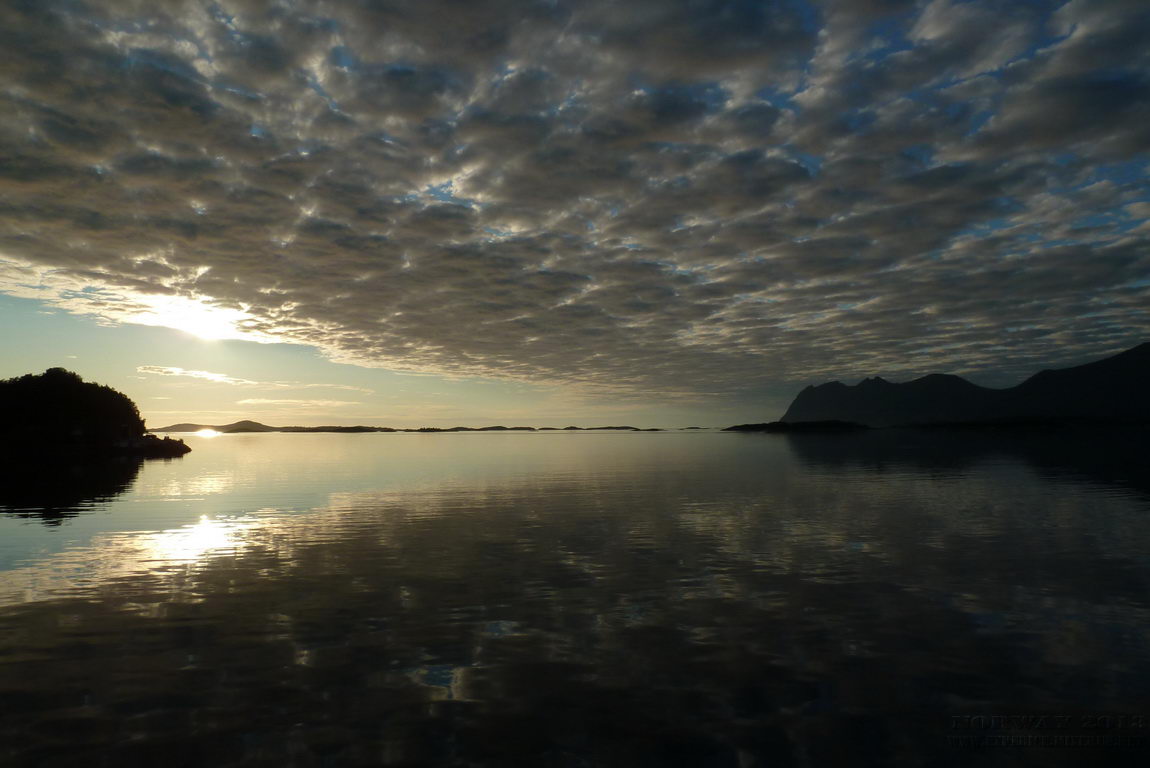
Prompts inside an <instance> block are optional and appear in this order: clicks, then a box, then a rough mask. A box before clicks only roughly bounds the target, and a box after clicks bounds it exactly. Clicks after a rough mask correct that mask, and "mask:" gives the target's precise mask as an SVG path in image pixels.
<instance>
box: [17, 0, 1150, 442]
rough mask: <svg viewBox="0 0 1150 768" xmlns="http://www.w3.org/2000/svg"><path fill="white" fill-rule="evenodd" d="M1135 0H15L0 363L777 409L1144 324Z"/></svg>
mask: <svg viewBox="0 0 1150 768" xmlns="http://www.w3.org/2000/svg"><path fill="white" fill-rule="evenodd" d="M1148 40H1150V5H1148V4H1147V3H1146V0H1070V1H1069V2H1066V1H1065V0H973V1H960V0H823V1H821V2H816V1H814V0H809V1H808V0H769V1H766V2H750V1H739V0H629V1H628V2H626V3H620V2H594V1H589V2H574V1H569V0H540V1H539V2H533V1H531V0H517V1H512V0H505V1H500V0H491V1H490V2H487V1H484V0H443V1H441V2H432V1H430V0H410V1H409V0H279V1H278V2H276V1H272V0H219V1H218V2H206V1H200V0H189V1H188V2H175V1H173V2H165V1H163V0H139V1H138V2H133V1H132V0H86V1H85V0H11V1H10V2H5V3H3V4H2V5H0V51H3V55H2V56H0V102H2V103H0V321H2V322H3V325H2V326H0V327H2V329H3V334H4V335H3V336H2V337H0V376H11V375H17V374H20V373H24V372H27V371H32V370H38V369H39V370H42V369H43V368H45V367H48V366H49V365H64V366H66V367H69V368H71V369H73V370H76V371H77V372H79V373H81V375H84V376H85V377H87V378H94V379H97V380H100V381H103V382H106V383H109V384H112V385H113V386H116V387H117V388H120V389H122V390H124V391H125V392H127V393H128V394H130V395H132V396H133V397H134V398H135V399H136V400H137V402H138V403H139V404H140V405H141V409H142V410H143V412H144V415H145V416H146V417H147V418H148V420H149V423H150V424H152V425H154V426H158V425H160V424H161V423H166V422H171V421H178V420H185V419H194V420H205V421H208V420H214V419H219V420H232V419H233V418H239V417H240V416H250V417H253V418H258V419H260V420H262V421H268V422H271V423H297V424H316V423H380V424H388V423H389V424H395V425H397V426H403V425H411V424H418V423H427V424H440V423H445V422H451V423H461V424H479V423H500V422H501V423H509V422H510V421H518V422H521V423H528V424H543V423H550V422H551V421H552V420H566V422H567V423H575V424H583V425H589V424H591V423H604V422H606V423H620V422H631V423H637V425H638V426H685V425H687V424H688V423H692V424H693V423H702V424H703V425H714V426H724V425H726V424H729V423H732V422H735V421H748V420H764V419H773V418H777V417H778V415H779V414H780V413H781V411H782V409H783V408H784V407H785V406H786V404H787V402H788V401H789V399H790V398H791V397H792V396H793V395H794V393H795V392H796V391H797V390H798V389H799V388H801V387H802V386H803V385H805V384H807V383H812V382H819V381H824V380H829V379H836V378H838V379H844V380H853V379H858V378H862V377H863V376H867V375H875V374H879V375H883V376H885V377H888V378H892V379H896V380H897V379H905V378H909V377H912V376H914V375H919V374H923V373H927V372H930V371H946V372H953V373H961V374H964V375H967V376H969V377H970V378H972V379H973V380H975V381H977V382H979V383H983V384H988V385H1009V384H1012V383H1015V382H1016V381H1018V380H1019V379H1020V378H1021V377H1022V376H1024V375H1025V374H1027V373H1029V372H1033V371H1034V370H1037V369H1039V368H1042V367H1048V366H1056V365H1067V364H1075V363H1080V362H1085V361H1087V360H1090V359H1093V358H1095V357H1099V356H1102V355H1104V354H1107V353H1110V352H1115V351H1118V350H1120V349H1123V348H1126V347H1129V346H1133V345H1134V344H1136V343H1139V342H1142V341H1145V340H1147V338H1150V317H1148V314H1147V308H1148V307H1150V246H1148V243H1150V188H1148V187H1150V185H1148V183H1147V162H1148V159H1150V154H1148V150H1150V45H1148V44H1147V41H1148Z"/></svg>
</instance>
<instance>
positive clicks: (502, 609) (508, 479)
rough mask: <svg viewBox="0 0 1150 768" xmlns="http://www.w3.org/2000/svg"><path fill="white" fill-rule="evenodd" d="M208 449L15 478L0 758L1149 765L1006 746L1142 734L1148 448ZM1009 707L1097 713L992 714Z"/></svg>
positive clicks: (327, 440) (808, 440) (674, 445)
mask: <svg viewBox="0 0 1150 768" xmlns="http://www.w3.org/2000/svg"><path fill="white" fill-rule="evenodd" d="M190 441H191V443H192V445H193V448H194V451H193V453H191V454H189V455H188V456H186V457H184V458H183V459H179V460H173V461H168V462H147V463H144V464H142V465H141V464H137V463H130V464H127V465H123V464H121V465H116V466H113V467H111V468H109V469H107V471H106V472H104V473H96V474H95V476H93V472H92V471H91V469H90V468H89V469H88V470H84V469H82V468H71V469H69V468H65V467H62V468H60V469H59V471H58V472H56V473H55V474H56V475H57V476H58V477H66V478H70V480H68V482H61V483H58V484H57V485H56V486H53V485H52V483H51V478H50V477H35V476H34V473H29V472H27V471H25V472H21V473H19V476H18V477H17V476H16V475H14V474H10V475H9V476H8V478H7V481H6V483H5V485H4V490H3V491H0V510H3V511H0V765H4V766H25V765H27V766H65V765H66V766H71V765H77V766H79V765H83V766H104V765H106V766H134V765H141V766H144V765H146V766H155V765H164V766H209V765H210V766H377V765H395V766H417V765H452V766H455V765H458V766H476V765H484V766H486V765H492V766H495V765H498V766H510V765H516V766H517V765H524V766H599V765H604V766H646V765H654V766H663V765H666V766H731V767H732V768H734V767H736V766H737V767H738V768H747V767H748V766H778V765H804V766H808V765H809V766H823V765H830V764H838V763H841V764H850V765H896V764H905V765H976V764H977V765H1078V764H1082V765H1097V764H1108V765H1110V764H1130V765H1134V764H1138V765H1141V764H1143V761H1144V759H1145V757H1146V752H1145V747H1144V746H1143V747H1137V746H1135V747H1131V746H1115V744H1116V743H1119V742H1120V741H1121V739H1117V740H1115V739H1111V741H1110V742H1107V743H1095V744H1089V743H1081V744H1078V745H1077V746H1074V747H1064V746H1057V745H1055V746H1051V745H1049V744H1048V745H1046V746H1035V745H1034V744H1031V745H1029V746H1021V745H1016V746H1013V747H1007V746H1002V745H1000V744H996V743H994V741H993V739H991V740H990V741H989V742H988V741H986V740H985V738H984V737H986V736H987V735H990V736H993V737H997V736H1000V735H1003V734H1005V735H1007V736H1035V735H1038V736H1050V735H1053V736H1058V735H1067V734H1074V735H1077V736H1083V735H1086V736H1097V735H1099V734H1104V735H1107V736H1108V737H1122V738H1126V739H1128V740H1129V739H1134V740H1136V737H1137V738H1141V737H1142V736H1144V735H1145V733H1146V732H1145V731H1144V730H1142V729H1141V728H1140V727H1139V723H1140V722H1142V721H1139V720H1138V717H1140V716H1145V715H1147V714H1150V712H1147V711H1146V710H1147V709H1148V708H1147V707H1146V702H1147V701H1148V700H1150V637H1148V632H1147V627H1148V626H1150V612H1148V611H1147V601H1148V595H1150V589H1148V588H1150V555H1148V553H1150V526H1148V520H1150V518H1148V514H1150V495H1148V493H1147V489H1146V487H1145V486H1144V485H1143V484H1142V483H1143V482H1144V481H1143V480H1142V479H1141V477H1142V475H1141V474H1140V473H1139V469H1140V466H1139V460H1138V459H1137V455H1136V454H1133V453H1132V452H1131V448H1130V446H1123V445H1120V444H1118V443H1115V442H1114V441H1102V442H1099V441H1097V440H1095V441H1093V442H1091V441H1090V440H1083V439H1074V440H1066V439H1062V440H1058V439H1052V438H1050V437H1049V436H1040V437H1039V438H1019V439H1014V438H1011V439H1006V438H1002V437H1001V436H998V437H995V436H990V437H987V436H985V435H977V434H976V435H969V434H968V435H947V434H942V433H938V434H928V433H917V434H911V433H897V432H884V433H881V434H871V435H860V436H796V437H787V436H782V435H740V434H711V433H693V432H692V433H643V434H628V433H623V434H617V433H606V434H604V433H592V434H588V433H575V434H572V433H558V434H556V433H551V434H547V433H543V434H530V433H527V434H524V433H514V434H490V433H484V434H475V433H460V434H399V435H395V434H350V435H349V434H339V435H332V434H298V435H293V434H247V435H227V436H222V437H217V438H212V439H207V438H200V437H192V438H190ZM1122 457H1126V458H1125V460H1123V459H1122ZM1003 714H1026V715H1042V714H1045V715H1049V716H1052V717H1053V716H1058V717H1066V716H1072V721H1061V720H1060V721H1053V720H1050V721H1045V723H1041V722H1039V721H1032V722H1031V724H1030V726H1027V727H1024V728H1023V727H1014V726H1012V727H1011V728H1009V729H1003V728H1001V727H998V726H1000V725H1001V724H1002V722H1003V721H992V720H989V719H986V718H990V717H992V716H997V715H1003ZM1104 714H1105V715H1108V716H1109V717H1110V719H1108V720H1102V719H1099V716H1100V715H1104ZM1120 717H1125V718H1126V719H1119V718H1120ZM979 718H983V719H979ZM1091 718H1093V719H1091ZM1056 722H1057V723H1059V724H1064V723H1069V724H1070V725H1068V726H1066V727H1063V726H1062V725H1059V727H1058V728H1053V725H1054V724H1055V723H1056ZM972 723H973V724H974V726H975V728H974V729H973V730H972V725H971V724H972ZM995 723H997V724H998V725H995ZM983 725H986V726H987V727H988V728H989V730H986V729H981V730H980V728H982V726H983ZM1015 725H1017V723H1016V724H1015ZM1070 726H1072V727H1070ZM1103 726H1108V727H1105V728H1104V727H1103ZM972 736H976V737H978V738H980V739H982V741H980V742H978V745H975V744H974V743H973V742H971V741H969V739H970V738H971V737H972ZM964 738H965V739H967V741H963V739H964ZM1123 743H1125V742H1123Z"/></svg>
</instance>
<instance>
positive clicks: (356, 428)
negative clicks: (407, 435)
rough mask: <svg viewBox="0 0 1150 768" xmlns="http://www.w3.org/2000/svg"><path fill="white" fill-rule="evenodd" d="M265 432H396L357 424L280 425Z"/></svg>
mask: <svg viewBox="0 0 1150 768" xmlns="http://www.w3.org/2000/svg"><path fill="white" fill-rule="evenodd" d="M261 431H263V432H269V431H274V432H347V433H356V432H396V431H398V430H394V429H392V428H391V427H365V426H363V425H356V426H353V427H340V426H324V427H280V428H279V429H277V430H261Z"/></svg>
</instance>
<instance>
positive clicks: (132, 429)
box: [0, 368, 191, 459]
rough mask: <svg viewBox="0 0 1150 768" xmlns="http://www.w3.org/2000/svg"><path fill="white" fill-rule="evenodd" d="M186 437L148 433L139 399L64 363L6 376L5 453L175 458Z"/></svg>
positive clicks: (0, 415)
mask: <svg viewBox="0 0 1150 768" xmlns="http://www.w3.org/2000/svg"><path fill="white" fill-rule="evenodd" d="M190 450H191V448H189V447H188V446H187V445H186V444H185V443H184V441H183V440H173V439H172V438H168V437H165V438H159V437H156V436H155V435H152V434H148V432H147V430H146V429H145V426H144V420H143V419H142V418H140V411H139V409H138V408H137V407H136V404H135V403H133V402H132V400H131V399H130V398H129V397H128V396H127V395H125V394H123V393H122V392H117V391H116V390H114V389H112V388H111V387H107V386H104V385H101V384H95V383H93V382H87V381H84V380H83V379H81V378H80V377H79V376H78V375H77V374H75V373H72V372H71V371H68V370H65V369H63V368H49V369H48V370H46V371H44V373H42V374H39V375H35V374H27V375H25V376H19V377H16V378H13V379H6V380H3V381H0V454H3V455H4V456H5V457H16V458H34V459H40V458H44V457H101V458H103V457H107V456H112V455H120V456H131V457H138V458H145V459H151V458H174V457H177V456H183V455H184V454H185V453H188V452H189V451H190Z"/></svg>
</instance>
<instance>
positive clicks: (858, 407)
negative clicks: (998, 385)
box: [782, 343, 1150, 427]
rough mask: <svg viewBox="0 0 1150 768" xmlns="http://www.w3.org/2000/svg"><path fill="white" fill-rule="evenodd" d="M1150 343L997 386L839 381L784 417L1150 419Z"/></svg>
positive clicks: (904, 422)
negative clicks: (851, 382)
mask: <svg viewBox="0 0 1150 768" xmlns="http://www.w3.org/2000/svg"><path fill="white" fill-rule="evenodd" d="M1147 392H1150V343H1146V344H1140V345H1139V346H1137V347H1134V348H1133V349H1129V350H1127V351H1125V352H1122V353H1120V354H1117V355H1114V356H1113V357H1108V358H1105V359H1103V360H1099V361H1096V362H1093V363H1087V364H1086V365H1080V366H1076V367H1074V368H1063V369H1059V370H1047V371H1042V372H1041V373H1037V374H1035V375H1034V376H1031V377H1030V378H1029V379H1027V380H1026V381H1024V382H1022V383H1021V384H1019V385H1018V386H1015V387H1010V388H1008V389H989V388H987V387H980V386H978V385H977V384H972V383H971V382H969V381H967V380H965V379H963V378H960V377H958V376H949V375H943V374H931V375H930V376H924V377H922V378H920V379H915V380H914V381H908V382H905V383H901V384H896V383H891V382H888V381H885V380H884V379H881V378H877V377H876V378H872V379H864V380H863V381H861V382H859V383H858V384H856V385H854V386H848V385H846V384H843V383H841V382H837V381H834V382H831V383H829V384H822V385H820V386H810V387H807V388H806V389H804V390H803V391H802V392H800V393H799V394H798V396H797V397H796V398H795V399H794V402H792V403H791V405H790V407H789V408H787V412H786V413H785V414H784V415H783V418H782V421H783V422H785V423H795V422H806V421H847V422H856V423H859V424H863V425H866V426H870V427H891V426H915V425H944V424H988V425H994V424H998V425H1004V424H1079V425H1088V424H1148V423H1150V397H1147V395H1146V393H1147Z"/></svg>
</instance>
